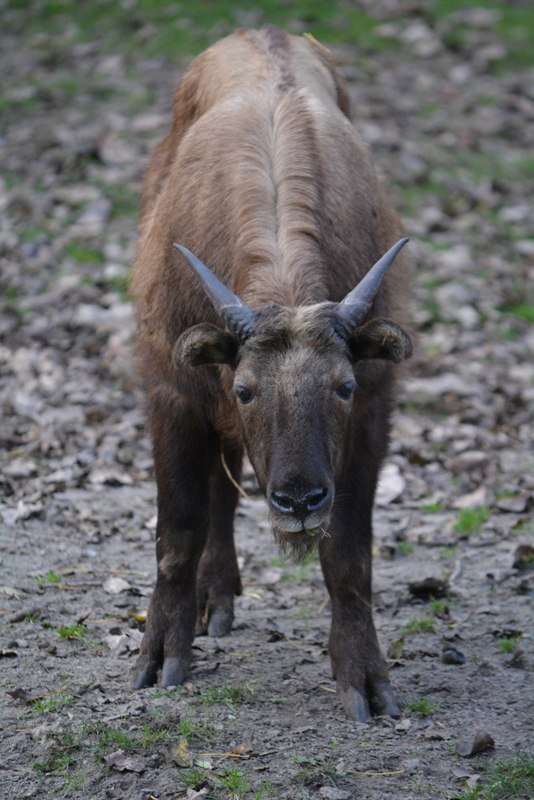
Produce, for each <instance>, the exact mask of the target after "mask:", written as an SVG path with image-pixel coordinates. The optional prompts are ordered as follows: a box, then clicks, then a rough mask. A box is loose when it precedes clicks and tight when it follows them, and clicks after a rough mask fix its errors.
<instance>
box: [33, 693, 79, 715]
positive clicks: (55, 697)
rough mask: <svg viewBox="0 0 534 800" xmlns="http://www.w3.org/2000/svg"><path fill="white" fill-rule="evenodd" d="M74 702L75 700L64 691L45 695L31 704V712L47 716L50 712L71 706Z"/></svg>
mask: <svg viewBox="0 0 534 800" xmlns="http://www.w3.org/2000/svg"><path fill="white" fill-rule="evenodd" d="M74 700H75V698H74V697H73V696H72V695H71V694H67V692H64V691H61V692H56V693H54V694H47V695H46V696H45V697H40V698H39V699H38V700H35V701H34V702H33V703H32V704H31V711H32V713H36V714H48V713H50V712H51V711H59V709H60V708H63V706H70V705H72V704H73V703H74Z"/></svg>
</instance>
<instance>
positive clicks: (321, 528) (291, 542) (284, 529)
mask: <svg viewBox="0 0 534 800" xmlns="http://www.w3.org/2000/svg"><path fill="white" fill-rule="evenodd" d="M329 521H330V516H329V515H328V516H326V517H325V516H324V515H321V516H319V515H318V514H313V515H310V516H309V517H308V518H307V519H306V520H305V521H304V525H305V526H306V527H305V528H304V527H303V523H302V521H300V520H297V519H288V518H283V519H281V520H279V519H276V518H275V517H274V515H271V525H272V528H273V533H274V538H275V541H276V543H277V545H278V547H279V548H280V550H281V552H282V553H284V555H287V556H289V557H290V558H291V559H292V560H293V561H295V562H298V561H302V559H303V558H305V557H306V556H307V555H310V553H312V552H313V550H314V549H315V548H316V547H317V545H318V544H319V542H320V541H321V539H322V538H323V536H328V533H327V530H328V523H329ZM307 531H313V533H307Z"/></svg>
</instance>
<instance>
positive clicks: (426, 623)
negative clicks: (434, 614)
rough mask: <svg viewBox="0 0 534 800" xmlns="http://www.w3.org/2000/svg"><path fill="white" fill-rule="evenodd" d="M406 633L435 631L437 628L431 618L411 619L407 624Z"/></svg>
mask: <svg viewBox="0 0 534 800" xmlns="http://www.w3.org/2000/svg"><path fill="white" fill-rule="evenodd" d="M404 630H405V631H406V633H435V632H436V628H435V627H434V623H433V622H432V620H431V619H411V620H410V621H409V622H408V623H407V624H406V625H405V626H404Z"/></svg>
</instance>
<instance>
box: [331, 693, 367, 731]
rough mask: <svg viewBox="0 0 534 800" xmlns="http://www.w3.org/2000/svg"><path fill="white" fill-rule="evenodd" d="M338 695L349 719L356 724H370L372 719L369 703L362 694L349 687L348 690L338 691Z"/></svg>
mask: <svg viewBox="0 0 534 800" xmlns="http://www.w3.org/2000/svg"><path fill="white" fill-rule="evenodd" d="M337 693H338V696H339V699H340V700H341V702H342V704H343V708H344V709H345V713H346V715H347V716H348V717H349V719H353V720H354V721H355V722H369V720H370V719H371V712H370V711H369V703H368V702H367V698H366V697H365V695H364V694H363V693H362V692H360V691H358V689H355V688H354V687H353V686H349V688H348V689H338V690H337Z"/></svg>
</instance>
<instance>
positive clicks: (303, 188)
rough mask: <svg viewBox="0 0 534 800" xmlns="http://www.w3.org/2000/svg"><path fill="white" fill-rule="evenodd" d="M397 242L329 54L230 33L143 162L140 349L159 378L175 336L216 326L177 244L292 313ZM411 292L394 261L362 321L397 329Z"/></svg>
mask: <svg viewBox="0 0 534 800" xmlns="http://www.w3.org/2000/svg"><path fill="white" fill-rule="evenodd" d="M401 235H402V230H401V226H400V223H399V221H398V218H397V216H396V214H395V212H394V210H393V208H392V206H391V203H390V201H389V199H388V197H387V196H386V194H385V192H384V190H383V188H382V186H381V185H380V182H379V180H378V178H377V176H376V173H375V169H374V166H373V163H372V159H371V157H370V154H369V152H368V148H367V146H366V145H365V143H364V142H363V141H362V139H361V137H360V136H359V135H358V133H357V132H356V130H355V128H354V127H353V126H352V123H351V121H350V102H349V98H348V94H347V90H346V87H345V84H344V81H343V78H342V76H341V75H340V73H339V71H338V70H337V68H336V66H335V64H334V62H333V59H332V57H331V56H330V54H329V52H328V51H327V50H326V49H324V48H322V47H321V46H320V45H318V44H316V43H313V42H310V41H308V40H307V39H305V38H303V37H295V36H290V35H289V34H287V33H285V32H284V31H281V30H279V29H277V28H274V27H272V26H267V27H265V28H263V29H262V30H261V31H250V30H241V31H237V32H236V33H234V34H233V35H231V36H229V37H228V38H226V39H224V40H222V41H220V42H219V43H217V44H216V45H214V46H213V47H211V48H210V49H209V50H207V51H206V52H205V53H203V54H202V55H201V56H199V57H198V58H197V59H196V60H195V61H194V62H193V64H192V65H191V67H190V68H189V70H188V71H187V73H186V74H185V76H184V77H183V78H182V80H181V81H180V83H179V85H178V87H177V90H176V94H175V108H174V115H173V120H172V126H171V130H170V132H169V134H168V136H167V137H166V138H165V139H164V140H163V141H162V142H160V144H159V145H158V146H157V147H156V149H155V151H154V153H153V155H152V158H151V161H150V165H149V169H148V174H147V178H146V182H145V189H144V193H143V203H142V209H141V236H140V241H139V246H138V258H137V263H136V266H135V268H134V273H133V279H132V290H133V294H134V296H135V297H136V299H137V303H138V309H139V321H140V348H141V353H142V354H144V357H145V359H146V357H148V358H149V360H150V361H151V362H152V364H153V365H154V362H155V361H156V362H158V363H159V365H160V367H161V368H162V370H163V372H167V370H168V369H170V361H171V359H170V353H171V351H172V348H173V346H174V344H175V342H176V340H177V338H178V337H179V335H180V334H181V333H182V332H183V331H184V330H186V329H187V328H189V327H190V326H192V325H194V324H195V323H198V322H205V321H211V322H214V323H218V319H217V317H216V315H215V312H214V310H213V307H212V305H211V303H210V302H209V300H208V299H207V297H206V295H205V293H204V291H203V290H202V288H201V287H200V284H199V283H198V281H197V280H196V279H195V278H194V277H193V276H192V274H191V272H190V270H189V268H188V267H187V265H186V264H185V263H184V261H183V259H181V258H180V257H179V256H178V254H177V253H176V251H175V250H174V249H173V247H172V244H173V242H180V244H182V245H184V246H186V247H187V248H188V249H189V250H191V251H193V252H194V253H195V254H196V255H197V256H198V257H199V258H200V259H201V260H202V261H203V262H204V263H205V264H207V265H208V266H209V267H210V269H211V270H212V271H213V272H214V273H215V274H216V275H217V276H218V277H219V278H220V279H221V280H222V281H223V282H224V283H225V284H226V285H227V286H228V287H229V288H230V289H231V290H232V291H234V292H235V293H236V294H237V295H238V296H239V297H241V298H242V299H243V300H244V301H245V302H246V303H247V304H249V305H250V306H259V305H263V304H266V303H277V304H279V305H283V306H296V305H306V304H311V303H316V302H320V301H323V300H332V301H339V300H341V299H342V298H343V297H344V296H345V295H346V294H347V293H348V292H349V291H350V290H351V289H352V288H353V287H354V286H355V285H356V284H357V283H358V282H359V280H360V279H361V277H362V276H363V275H364V274H365V273H366V272H367V270H368V269H369V268H370V266H371V265H372V264H374V263H375V261H377V260H378V258H379V257H380V256H381V255H383V253H385V252H386V250H388V249H389V247H390V246H391V245H392V244H393V243H394V242H395V241H396V240H397V239H399V238H400V236H401ZM393 287H394V288H393ZM408 296H409V280H408V274H407V266H406V261H405V256H404V254H403V253H401V254H400V255H399V256H398V257H397V259H396V261H395V263H394V265H393V266H392V268H391V270H390V272H389V274H388V276H387V277H386V279H385V281H384V284H383V286H382V288H381V290H380V292H379V294H378V296H377V298H376V300H375V304H374V306H373V313H372V316H374V315H384V316H388V317H392V318H393V319H395V320H396V321H397V322H399V323H401V324H402V323H404V322H405V321H406V311H407V306H408ZM143 360H144V359H143Z"/></svg>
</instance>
